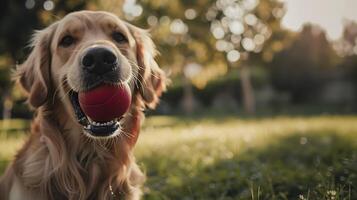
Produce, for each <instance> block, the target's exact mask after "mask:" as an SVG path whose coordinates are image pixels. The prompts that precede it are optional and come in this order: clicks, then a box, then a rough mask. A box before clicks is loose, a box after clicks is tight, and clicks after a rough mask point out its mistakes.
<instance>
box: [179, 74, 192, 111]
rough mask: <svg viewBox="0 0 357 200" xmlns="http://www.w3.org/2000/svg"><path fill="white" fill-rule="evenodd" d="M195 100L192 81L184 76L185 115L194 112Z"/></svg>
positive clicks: (183, 101) (183, 104) (183, 103)
mask: <svg viewBox="0 0 357 200" xmlns="http://www.w3.org/2000/svg"><path fill="white" fill-rule="evenodd" d="M194 103H195V99H194V97H193V92H192V85H191V82H190V80H188V78H186V77H185V76H183V99H182V106H183V111H184V112H185V114H191V113H193V111H194V106H195V105H194Z"/></svg>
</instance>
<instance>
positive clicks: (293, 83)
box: [271, 25, 338, 103]
mask: <svg viewBox="0 0 357 200" xmlns="http://www.w3.org/2000/svg"><path fill="white" fill-rule="evenodd" d="M337 60H338V58H337V54H336V52H335V51H334V49H333V48H332V46H331V44H330V43H329V41H328V40H327V38H326V34H325V32H324V31H323V30H322V29H320V28H319V27H317V26H313V25H305V26H304V28H303V30H302V31H301V33H300V34H299V35H297V36H296V38H295V39H294V42H293V43H292V44H291V46H289V47H287V48H286V49H284V50H283V51H281V52H280V53H278V54H277V55H276V56H275V57H274V59H273V61H272V63H271V67H272V75H271V77H272V83H273V85H274V87H275V88H277V89H279V90H283V91H288V92H289V93H290V94H291V96H292V101H293V102H295V103H301V102H303V101H308V100H310V98H311V96H313V95H315V94H316V92H317V91H319V90H320V89H321V88H322V86H323V84H324V83H325V82H326V81H329V80H331V78H332V77H333V76H332V75H333V74H334V73H335V68H334V67H336V64H337ZM313 98H315V97H313Z"/></svg>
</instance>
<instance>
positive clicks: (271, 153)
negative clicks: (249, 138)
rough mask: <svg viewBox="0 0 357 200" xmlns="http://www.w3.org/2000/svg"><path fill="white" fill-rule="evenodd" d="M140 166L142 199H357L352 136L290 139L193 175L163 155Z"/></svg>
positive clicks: (356, 162) (194, 171)
mask: <svg viewBox="0 0 357 200" xmlns="http://www.w3.org/2000/svg"><path fill="white" fill-rule="evenodd" d="M212 151H214V149H212ZM140 161H143V165H144V167H145V168H146V169H147V175H148V182H147V184H146V185H147V191H146V194H145V198H144V199H155V200H156V199H205V200H209V199H212V200H213V199H347V200H348V199H357V186H356V185H357V138H356V137H354V136H353V135H341V134H336V133H333V132H330V133H320V132H311V133H309V134H308V135H302V134H292V135H290V136H287V137H283V138H280V139H277V140H274V141H272V142H271V143H269V144H267V145H266V146H264V147H260V148H250V149H248V150H247V151H245V152H242V153H241V154H239V155H234V156H233V157H232V158H231V159H217V160H216V161H215V162H214V163H213V164H212V165H209V166H206V167H202V168H199V167H198V168H193V169H191V170H188V169H187V168H186V169H184V168H181V167H180V166H182V165H181V164H180V163H179V162H180V160H177V159H170V157H169V156H168V155H166V154H165V152H163V153H162V154H160V155H157V156H156V155H155V157H143V158H141V159H140ZM198 166H199V165H198Z"/></svg>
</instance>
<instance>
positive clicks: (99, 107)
mask: <svg viewBox="0 0 357 200" xmlns="http://www.w3.org/2000/svg"><path fill="white" fill-rule="evenodd" d="M78 99H79V105H80V106H81V108H82V110H83V112H84V113H85V114H86V115H87V116H89V117H90V118H91V119H92V120H94V121H96V122H108V121H111V120H114V119H115V118H119V117H121V116H122V115H123V114H124V113H125V112H126V111H128V109H129V106H130V103H131V92H130V88H129V86H128V85H126V84H123V85H120V86H113V85H107V84H103V85H100V86H99V87H96V88H94V89H92V90H89V91H87V92H80V93H79V95H78Z"/></svg>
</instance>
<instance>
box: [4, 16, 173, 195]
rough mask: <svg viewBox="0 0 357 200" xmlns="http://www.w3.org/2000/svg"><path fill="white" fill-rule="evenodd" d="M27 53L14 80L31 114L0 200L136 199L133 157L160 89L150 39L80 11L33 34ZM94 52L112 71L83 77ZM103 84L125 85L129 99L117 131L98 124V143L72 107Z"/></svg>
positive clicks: (138, 178) (138, 177) (137, 174)
mask: <svg viewBox="0 0 357 200" xmlns="http://www.w3.org/2000/svg"><path fill="white" fill-rule="evenodd" d="M32 45H33V50H32V52H31V53H30V55H29V57H28V58H27V60H26V61H25V62H24V63H23V64H21V65H20V66H19V67H18V68H17V71H16V78H17V80H18V81H19V83H20V84H21V85H22V87H23V88H24V89H25V90H26V91H27V93H28V103H29V104H30V106H31V107H33V108H34V109H36V113H37V114H36V117H35V119H34V121H33V123H32V127H31V135H30V137H29V139H28V140H27V142H26V143H25V144H24V146H23V147H22V148H21V150H20V151H19V152H18V153H17V155H16V157H15V159H14V160H13V162H12V163H11V164H10V165H9V166H8V168H7V170H6V172H5V173H4V175H3V176H2V177H1V179H0V200H8V199H9V200H49V199H56V200H58V199H70V200H82V199H95V200H106V199H140V196H141V189H140V187H141V185H142V183H143V182H144V180H145V176H144V175H143V173H142V172H141V171H140V170H139V168H138V166H137V165H136V163H135V158H134V156H133V153H132V149H133V147H134V145H135V143H136V140H137V138H138V134H139V129H140V125H141V122H142V120H143V117H144V115H143V111H144V109H145V108H154V107H155V106H156V104H157V103H158V98H159V97H160V95H161V93H162V91H163V90H164V89H165V82H166V81H165V80H166V79H165V74H164V72H163V71H162V70H161V69H160V68H159V66H158V65H157V63H156V62H155V61H154V57H155V54H156V50H155V46H154V44H153V42H152V40H151V39H150V36H149V34H148V33H147V32H146V31H145V30H142V29H140V28H137V27H135V26H133V25H130V24H129V23H126V22H124V21H122V20H120V19H119V18H118V17H117V16H115V15H113V14H111V13H108V12H103V11H80V12H74V13H70V14H68V15H67V16H65V17H64V18H63V19H62V20H59V21H57V22H55V23H53V24H52V25H50V26H48V27H47V28H45V29H44V30H41V31H38V32H36V33H35V34H34V37H33V40H32ZM93 48H101V49H102V50H103V49H104V50H103V51H106V52H109V53H110V54H111V56H114V57H115V59H116V60H117V62H115V63H112V64H113V65H115V67H109V68H108V69H106V71H105V73H104V72H102V71H101V73H100V75H99V74H96V73H87V72H86V70H85V63H84V64H83V56H84V55H85V54H86V53H88V51H89V49H93ZM100 70H103V69H100ZM101 83H110V84H120V83H126V84H127V85H128V86H129V87H130V90H131V93H132V100H131V105H130V108H129V110H128V111H127V112H126V113H125V114H124V115H123V117H121V118H120V119H115V120H116V121H115V125H116V126H111V125H109V123H107V124H102V125H103V126H104V128H107V129H101V131H102V132H103V130H107V132H106V133H105V134H104V136H103V135H100V134H99V135H96V134H95V133H96V130H97V129H95V128H98V127H97V126H96V124H95V122H93V121H92V120H90V119H89V118H88V117H87V116H86V115H85V114H84V113H83V112H82V111H81V109H80V106H79V105H78V93H79V92H81V91H85V90H88V89H90V88H93V87H95V86H96V85H98V84H101ZM112 122H113V121H112ZM93 123H94V124H93ZM97 125H98V124H97ZM92 128H93V130H92ZM102 132H101V133H102Z"/></svg>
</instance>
